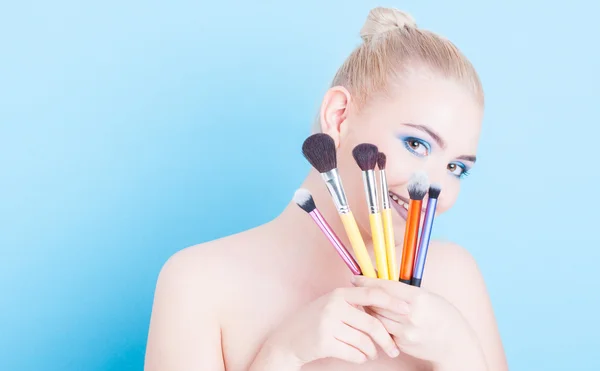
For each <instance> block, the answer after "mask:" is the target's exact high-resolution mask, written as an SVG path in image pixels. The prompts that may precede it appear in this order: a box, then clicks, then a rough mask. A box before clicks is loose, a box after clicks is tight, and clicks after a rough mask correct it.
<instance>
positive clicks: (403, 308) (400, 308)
mask: <svg viewBox="0 0 600 371" xmlns="http://www.w3.org/2000/svg"><path fill="white" fill-rule="evenodd" d="M398 311H399V312H400V313H401V314H408V312H410V307H409V306H408V303H405V302H402V303H400V305H398Z"/></svg>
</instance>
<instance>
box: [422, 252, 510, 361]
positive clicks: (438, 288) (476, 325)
mask: <svg viewBox="0 0 600 371" xmlns="http://www.w3.org/2000/svg"><path fill="white" fill-rule="evenodd" d="M439 247H440V248H439V249H438V251H437V254H435V255H433V254H432V256H431V258H433V259H431V260H432V261H431V267H429V269H431V270H432V271H435V270H440V271H442V270H443V271H446V273H445V274H444V276H447V277H452V279H448V280H435V281H433V282H432V284H431V286H430V287H429V290H431V291H432V292H436V293H437V294H438V295H440V296H443V297H444V298H446V300H448V301H449V302H450V303H452V304H453V305H454V306H455V307H456V308H457V309H458V310H459V311H460V312H461V314H462V315H463V316H464V318H465V320H466V322H467V323H468V324H469V325H470V329H471V330H472V335H473V336H472V337H464V338H460V339H457V340H459V341H461V342H462V343H463V344H464V346H463V347H462V349H463V350H464V354H457V355H456V356H457V360H456V362H457V363H458V366H460V364H461V362H464V360H465V359H478V358H482V357H483V358H484V359H483V361H484V362H485V363H486V364H487V370H489V371H506V370H508V364H507V361H506V357H505V354H504V349H503V346H502V341H501V338H500V334H499V331H498V326H497V324H496V319H495V316H494V311H493V308H492V304H491V302H490V298H489V294H488V292H487V289H486V287H485V282H484V280H483V277H482V275H481V273H480V271H479V268H478V267H477V263H476V262H475V260H474V259H473V257H472V256H471V255H470V254H469V253H468V252H467V251H466V250H465V249H463V248H462V247H460V246H457V245H455V244H451V243H443V244H442V245H441V246H439ZM461 358H462V359H461ZM452 368H453V366H450V367H448V368H447V369H448V370H450V369H452ZM442 369H444V370H445V369H446V368H442ZM459 369H460V367H459Z"/></svg>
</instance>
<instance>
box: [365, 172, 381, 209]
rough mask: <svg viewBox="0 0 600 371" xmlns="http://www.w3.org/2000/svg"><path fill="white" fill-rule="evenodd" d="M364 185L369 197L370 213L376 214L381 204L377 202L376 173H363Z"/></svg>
mask: <svg viewBox="0 0 600 371" xmlns="http://www.w3.org/2000/svg"><path fill="white" fill-rule="evenodd" d="M362 174H363V183H364V185H365V195H366V196H367V205H368V206H369V213H371V214H376V213H378V212H379V202H378V201H377V182H376V180H375V171H373V170H367V171H363V172H362Z"/></svg>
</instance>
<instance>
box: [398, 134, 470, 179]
mask: <svg viewBox="0 0 600 371" xmlns="http://www.w3.org/2000/svg"><path fill="white" fill-rule="evenodd" d="M402 141H403V143H404V147H406V149H407V150H408V151H409V152H410V153H412V154H413V155H415V156H417V157H426V156H428V155H429V153H431V145H430V144H429V143H427V142H426V141H424V140H422V139H419V138H415V137H406V138H402ZM414 143H418V144H419V145H421V146H423V147H425V150H426V151H427V152H426V153H425V154H422V153H419V152H417V151H415V149H414V148H413V147H412V146H411V144H414ZM450 165H455V166H457V167H459V168H461V169H462V172H461V173H460V174H459V175H455V174H452V175H453V176H455V177H457V178H459V179H463V178H464V177H466V176H468V175H469V174H470V173H469V169H468V168H467V166H466V165H464V164H462V163H456V162H452V163H450V164H448V166H450Z"/></svg>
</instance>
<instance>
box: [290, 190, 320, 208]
mask: <svg viewBox="0 0 600 371" xmlns="http://www.w3.org/2000/svg"><path fill="white" fill-rule="evenodd" d="M294 202H295V203H296V204H297V205H298V206H300V208H301V209H302V210H304V211H306V212H307V213H310V212H312V211H313V210H314V209H316V208H317V205H316V204H315V200H314V199H313V197H312V195H311V194H310V191H309V190H308V189H305V188H299V189H297V190H296V192H295V193H294Z"/></svg>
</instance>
